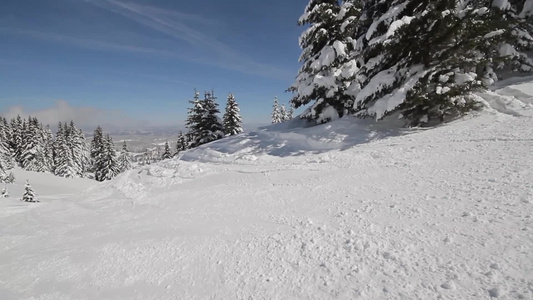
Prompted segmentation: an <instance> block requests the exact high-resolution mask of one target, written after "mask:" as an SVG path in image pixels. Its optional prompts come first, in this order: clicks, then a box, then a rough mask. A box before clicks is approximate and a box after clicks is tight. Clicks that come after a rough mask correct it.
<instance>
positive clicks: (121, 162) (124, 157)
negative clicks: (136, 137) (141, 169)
mask: <svg viewBox="0 0 533 300" xmlns="http://www.w3.org/2000/svg"><path fill="white" fill-rule="evenodd" d="M131 168H132V165H131V158H130V154H129V151H128V145H126V141H124V142H123V143H122V152H120V156H119V157H118V169H119V170H120V172H125V171H127V170H131Z"/></svg>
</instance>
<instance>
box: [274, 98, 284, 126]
mask: <svg viewBox="0 0 533 300" xmlns="http://www.w3.org/2000/svg"><path fill="white" fill-rule="evenodd" d="M283 119H284V117H283V115H282V114H281V108H280V106H279V101H278V97H275V98H274V104H273V105H272V124H278V123H281V122H283Z"/></svg>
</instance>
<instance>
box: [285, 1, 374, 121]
mask: <svg viewBox="0 0 533 300" xmlns="http://www.w3.org/2000/svg"><path fill="white" fill-rule="evenodd" d="M360 2H362V1H344V2H343V3H342V5H340V4H339V2H338V1H337V0H311V1H310V2H309V4H308V5H307V7H306V9H305V12H304V14H303V15H302V16H301V17H300V19H299V20H298V24H299V25H302V26H304V25H309V28H308V29H306V30H305V31H304V32H303V33H302V36H301V37H300V47H301V48H302V54H301V56H300V62H301V63H302V67H301V69H300V71H299V72H298V76H297V77H296V82H295V83H294V84H293V85H292V86H291V87H290V88H289V91H291V92H293V93H294V94H295V95H294V96H293V98H292V99H291V107H294V108H299V107H301V106H305V105H307V104H309V103H311V102H312V101H314V103H313V105H311V106H310V107H309V108H308V109H306V110H305V111H304V112H303V113H302V114H301V115H300V117H301V118H305V119H308V120H314V121H315V122H316V123H325V122H328V121H331V120H334V119H337V118H339V117H342V116H343V115H345V114H346V113H347V112H349V111H351V107H352V104H353V103H352V100H351V97H350V96H349V95H347V93H346V90H347V89H348V88H349V87H350V86H351V83H352V79H353V75H354V72H355V71H356V70H357V61H356V60H354V59H352V57H353V56H351V55H350V53H351V52H352V51H353V50H354V48H355V45H356V43H355V41H354V39H353V36H354V27H355V26H356V22H357V20H359V16H360V14H361V10H360V8H359V5H360V4H359V3H360ZM363 2H364V1H363Z"/></svg>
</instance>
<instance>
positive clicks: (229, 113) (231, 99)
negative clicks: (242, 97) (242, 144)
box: [223, 94, 244, 136]
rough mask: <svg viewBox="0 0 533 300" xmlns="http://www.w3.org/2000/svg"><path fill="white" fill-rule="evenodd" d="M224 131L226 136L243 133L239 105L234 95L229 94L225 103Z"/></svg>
mask: <svg viewBox="0 0 533 300" xmlns="http://www.w3.org/2000/svg"><path fill="white" fill-rule="evenodd" d="M223 123H224V131H225V132H226V135H228V136H229V135H236V134H239V133H242V132H244V130H243V129H242V118H241V115H240V109H239V105H238V104H237V101H236V100H235V95H233V94H229V95H228V101H227V102H226V113H225V114H224V117H223Z"/></svg>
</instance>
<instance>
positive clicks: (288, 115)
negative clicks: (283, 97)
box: [285, 106, 294, 121]
mask: <svg viewBox="0 0 533 300" xmlns="http://www.w3.org/2000/svg"><path fill="white" fill-rule="evenodd" d="M293 118H294V108H292V106H291V108H290V109H289V111H288V112H287V118H286V119H285V120H286V121H290V120H292V119H293Z"/></svg>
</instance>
